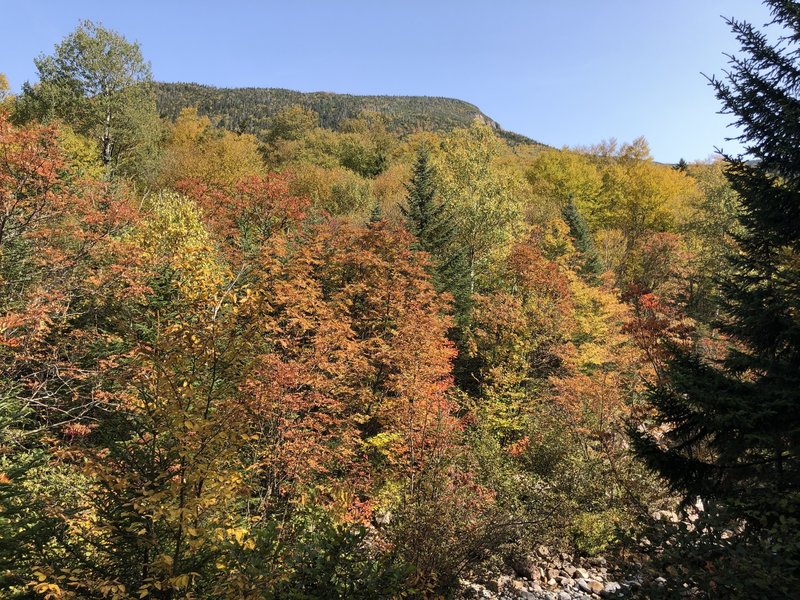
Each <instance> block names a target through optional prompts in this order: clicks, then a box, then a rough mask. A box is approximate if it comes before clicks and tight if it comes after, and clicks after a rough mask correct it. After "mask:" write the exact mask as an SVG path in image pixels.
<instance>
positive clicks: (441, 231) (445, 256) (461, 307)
mask: <svg viewBox="0 0 800 600" xmlns="http://www.w3.org/2000/svg"><path fill="white" fill-rule="evenodd" d="M406 190H407V191H408V196H407V201H406V206H402V207H401V211H402V213H403V216H404V217H405V220H406V225H407V227H408V229H409V231H411V233H413V234H414V236H415V237H416V239H417V245H418V248H419V249H420V250H422V251H424V252H427V253H428V254H429V255H430V256H431V265H432V272H431V275H432V276H433V281H434V285H435V286H436V289H437V290H438V291H440V292H444V291H446V292H450V293H451V294H452V295H453V298H454V299H455V310H456V313H457V316H460V315H463V314H464V312H465V311H466V309H467V306H468V303H469V298H468V295H469V294H468V289H469V273H468V267H467V261H466V256H465V254H464V252H463V250H461V249H459V248H458V247H457V246H456V244H455V233H456V232H455V225H454V224H453V223H454V221H453V219H452V215H451V214H450V211H449V210H448V207H447V205H446V204H445V203H444V202H440V201H439V200H438V199H437V193H436V171H435V169H434V167H433V165H432V164H431V162H430V156H429V154H428V149H427V148H426V147H425V146H421V147H420V149H419V151H418V152H417V157H416V160H415V162H414V168H413V173H412V177H411V181H409V183H408V184H406Z"/></svg>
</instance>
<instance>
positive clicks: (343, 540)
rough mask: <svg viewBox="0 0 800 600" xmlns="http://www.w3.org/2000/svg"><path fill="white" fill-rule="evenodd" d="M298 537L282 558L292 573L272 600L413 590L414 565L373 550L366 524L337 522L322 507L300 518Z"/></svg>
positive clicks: (334, 599)
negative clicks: (411, 569) (399, 562)
mask: <svg viewBox="0 0 800 600" xmlns="http://www.w3.org/2000/svg"><path fill="white" fill-rule="evenodd" d="M295 526H296V527H297V533H298V535H297V537H296V538H295V539H294V540H293V541H292V543H291V545H290V546H289V547H288V548H286V555H285V556H284V557H283V560H284V561H285V566H286V567H287V572H288V573H289V576H288V577H287V578H286V579H285V580H284V581H283V582H282V583H281V584H279V585H278V586H276V589H274V590H272V592H271V593H270V594H268V596H267V597H269V598H291V599H294V600H349V599H354V600H359V599H361V600H370V599H372V598H392V597H395V596H396V595H398V594H400V592H401V591H402V592H403V593H404V594H405V595H406V596H410V597H413V595H414V592H413V590H411V589H409V588H408V576H409V574H410V569H408V568H406V567H403V566H402V565H400V564H396V563H395V562H393V561H392V558H391V557H390V556H389V557H387V556H377V555H376V554H375V553H374V552H373V551H371V550H370V548H369V532H368V530H367V529H366V528H365V527H364V526H363V525H354V524H348V523H335V522H334V521H333V520H331V518H330V516H328V515H327V514H325V513H324V512H322V511H316V512H312V513H309V514H300V515H298V516H297V517H296V523H295Z"/></svg>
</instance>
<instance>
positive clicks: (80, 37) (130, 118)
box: [19, 21, 159, 172]
mask: <svg viewBox="0 0 800 600" xmlns="http://www.w3.org/2000/svg"><path fill="white" fill-rule="evenodd" d="M34 63H35V64H36V69H37V71H38V74H39V83H37V84H34V85H31V84H29V83H26V84H25V85H24V86H23V97H22V99H21V106H20V109H19V115H20V117H21V119H22V120H27V119H33V118H35V119H39V120H41V121H50V120H53V119H58V120H62V121H64V122H66V123H68V124H69V125H71V126H72V127H73V128H74V129H75V131H76V132H78V133H80V134H82V135H85V136H87V137H90V138H92V139H94V140H97V143H98V148H99V155H100V158H101V160H102V162H103V164H105V165H106V166H107V168H108V169H109V172H111V171H113V170H114V169H118V170H120V171H123V172H130V171H132V170H134V164H135V163H136V162H137V159H139V161H140V162H141V160H144V158H145V157H146V156H148V155H149V154H152V151H153V150H154V149H155V147H156V142H157V141H158V131H159V120H158V113H157V111H156V105H155V94H154V91H153V89H152V73H151V70H150V64H149V63H148V62H146V61H145V60H144V58H143V57H142V52H141V49H140V47H139V44H138V43H136V42H133V43H132V42H129V41H128V40H126V39H125V38H124V37H123V36H122V35H121V34H119V33H117V32H116V31H112V30H110V29H106V28H104V27H102V26H100V25H97V24H95V23H93V22H91V21H82V22H81V23H80V24H79V25H78V27H77V28H76V29H75V30H74V31H73V32H72V33H70V34H69V35H68V36H67V37H65V38H64V40H63V41H62V42H61V43H60V44H57V45H56V47H55V51H54V53H53V54H51V55H40V56H39V57H38V58H36V59H35V60H34Z"/></svg>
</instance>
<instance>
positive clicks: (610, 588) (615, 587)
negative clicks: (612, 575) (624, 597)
mask: <svg viewBox="0 0 800 600" xmlns="http://www.w3.org/2000/svg"><path fill="white" fill-rule="evenodd" d="M621 589H622V586H621V585H620V584H618V583H617V582H616V581H609V582H608V583H606V585H605V587H604V588H603V591H602V592H601V593H600V595H601V596H613V595H614V594H616V593H617V592H619V591H620V590H621Z"/></svg>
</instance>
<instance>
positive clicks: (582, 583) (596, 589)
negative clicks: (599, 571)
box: [575, 579, 603, 594]
mask: <svg viewBox="0 0 800 600" xmlns="http://www.w3.org/2000/svg"><path fill="white" fill-rule="evenodd" d="M575 583H577V584H578V587H579V588H581V589H582V590H583V591H584V592H586V593H587V594H599V593H600V592H602V591H603V584H602V583H600V582H599V581H597V580H595V579H576V580H575Z"/></svg>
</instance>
